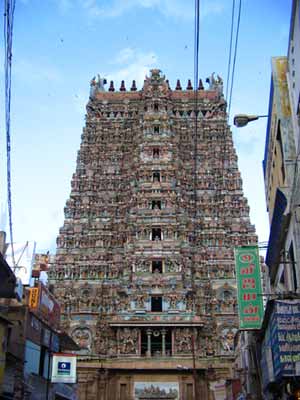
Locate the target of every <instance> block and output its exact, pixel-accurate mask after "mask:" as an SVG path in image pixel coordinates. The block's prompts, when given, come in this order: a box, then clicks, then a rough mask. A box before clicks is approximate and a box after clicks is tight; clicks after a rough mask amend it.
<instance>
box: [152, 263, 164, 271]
mask: <svg viewBox="0 0 300 400" xmlns="http://www.w3.org/2000/svg"><path fill="white" fill-rule="evenodd" d="M155 272H159V273H160V274H161V273H162V272H163V264H162V260H155V261H152V273H155Z"/></svg>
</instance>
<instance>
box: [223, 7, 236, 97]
mask: <svg viewBox="0 0 300 400" xmlns="http://www.w3.org/2000/svg"><path fill="white" fill-rule="evenodd" d="M234 10H235V0H232V12H231V29H230V44H229V55H228V66H227V80H226V97H225V98H226V100H227V99H228V87H229V77H230V68H231V53H232V39H233V26H234Z"/></svg>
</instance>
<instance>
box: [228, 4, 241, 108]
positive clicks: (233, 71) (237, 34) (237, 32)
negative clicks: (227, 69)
mask: <svg viewBox="0 0 300 400" xmlns="http://www.w3.org/2000/svg"><path fill="white" fill-rule="evenodd" d="M241 10H242V0H240V2H239V10H238V19H237V27H236V36H235V46H234V57H233V64H232V73H231V85H230V94H229V106H228V115H230V109H231V101H232V91H233V83H234V74H235V65H236V57H237V48H238V40H239V32H240V21H241Z"/></svg>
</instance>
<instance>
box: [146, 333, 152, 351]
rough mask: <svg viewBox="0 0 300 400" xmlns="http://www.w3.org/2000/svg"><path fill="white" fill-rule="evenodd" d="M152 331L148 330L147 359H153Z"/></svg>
mask: <svg viewBox="0 0 300 400" xmlns="http://www.w3.org/2000/svg"><path fill="white" fill-rule="evenodd" d="M151 335H152V331H151V329H147V357H151Z"/></svg>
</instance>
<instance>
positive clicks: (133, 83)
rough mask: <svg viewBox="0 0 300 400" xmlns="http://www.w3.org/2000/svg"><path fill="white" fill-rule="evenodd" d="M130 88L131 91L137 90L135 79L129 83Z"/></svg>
mask: <svg viewBox="0 0 300 400" xmlns="http://www.w3.org/2000/svg"><path fill="white" fill-rule="evenodd" d="M130 90H131V91H132V92H135V91H136V90H137V87H136V83H135V80H133V81H132V85H131V88H130Z"/></svg>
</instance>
